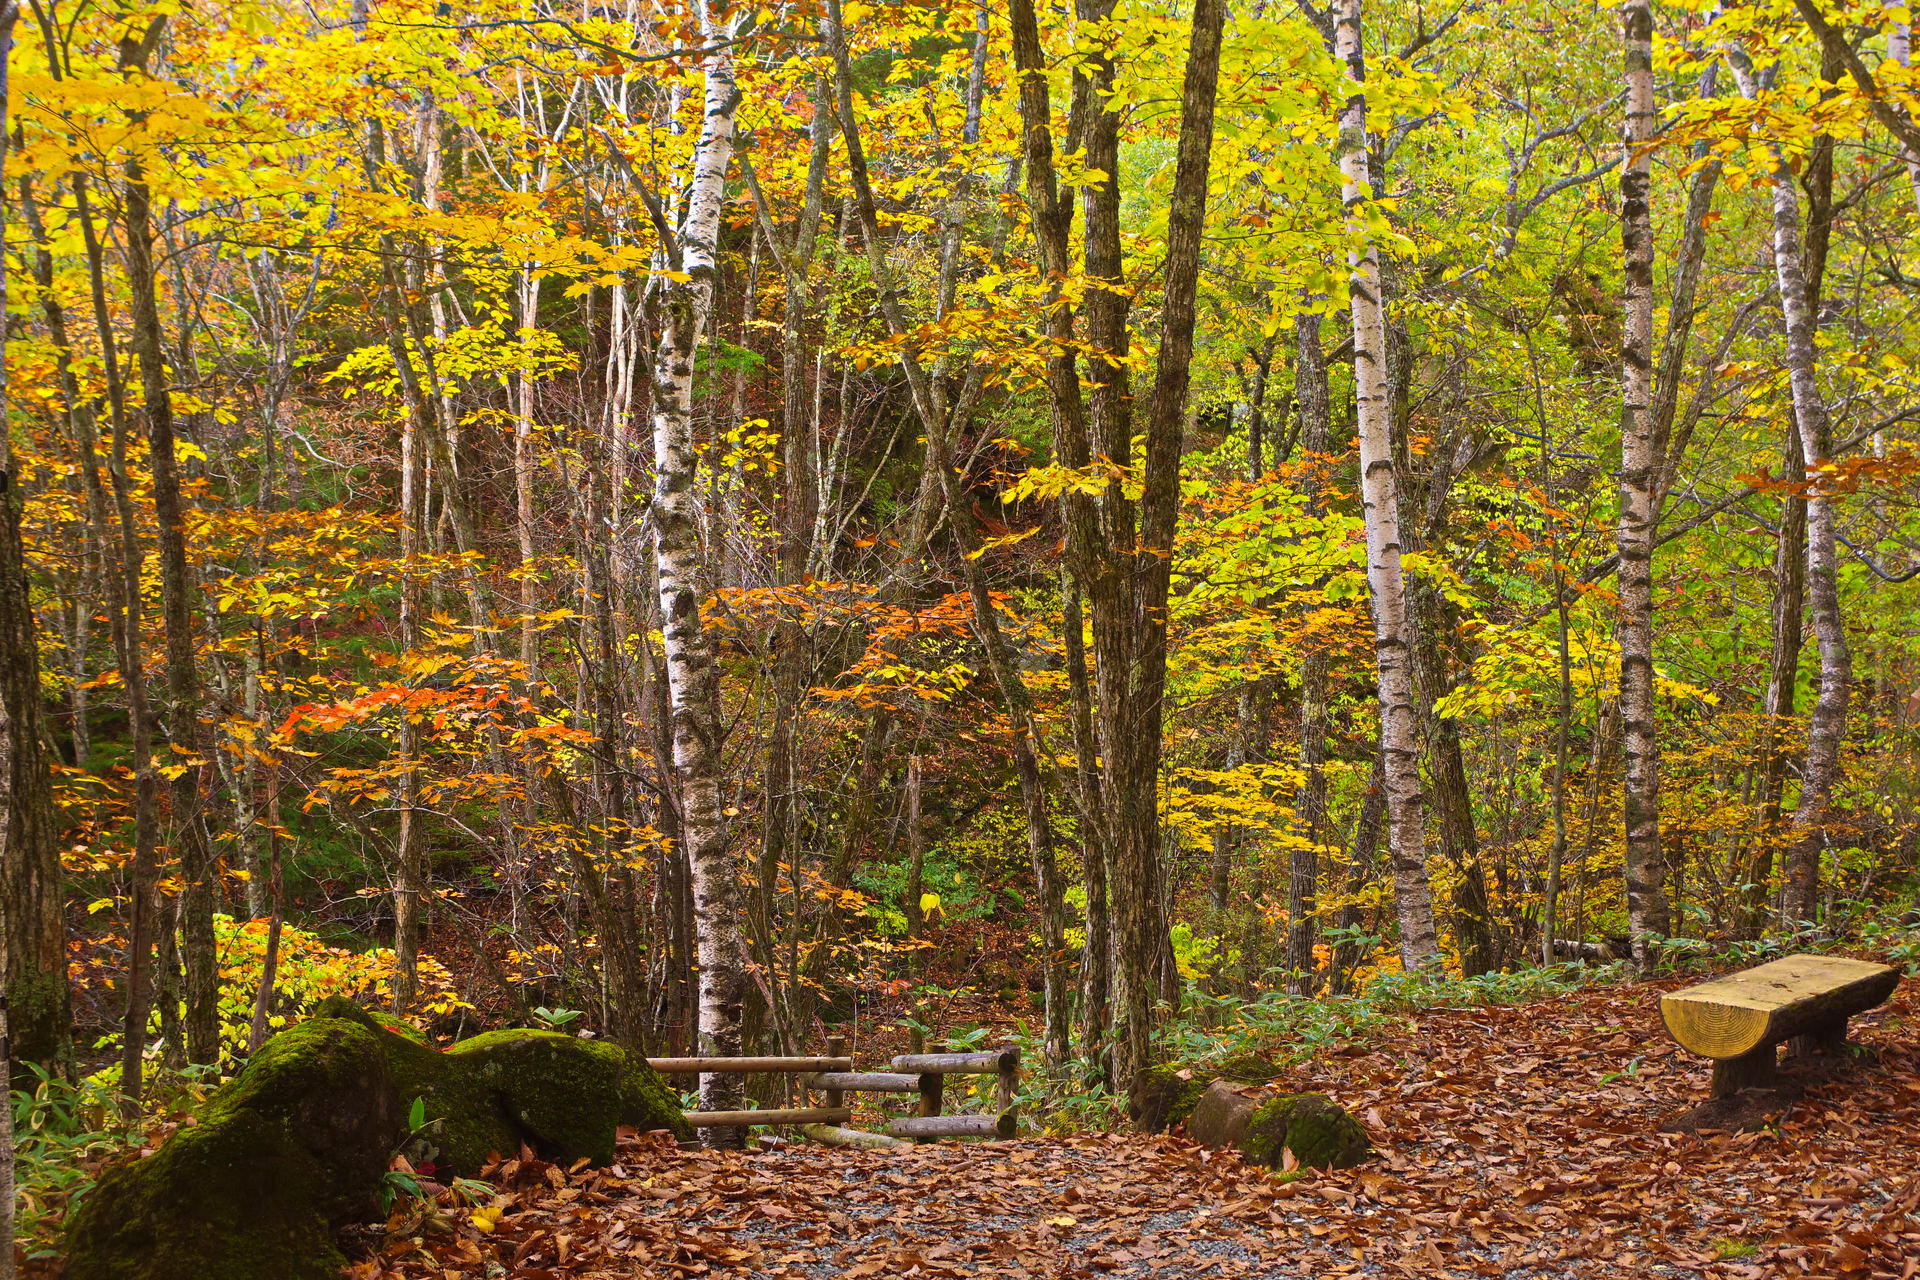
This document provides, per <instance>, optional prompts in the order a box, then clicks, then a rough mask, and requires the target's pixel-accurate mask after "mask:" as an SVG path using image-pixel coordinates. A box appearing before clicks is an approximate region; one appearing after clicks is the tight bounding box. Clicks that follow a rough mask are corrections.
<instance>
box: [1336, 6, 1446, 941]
mask: <svg viewBox="0 0 1920 1280" xmlns="http://www.w3.org/2000/svg"><path fill="white" fill-rule="evenodd" d="M1360 10H1361V0H1341V2H1340V5H1339V19H1338V26H1337V27H1336V29H1335V33H1334V43H1335V51H1334V56H1335V58H1336V59H1337V60H1339V61H1341V62H1343V63H1345V64H1346V68H1347V77H1348V80H1349V82H1350V83H1351V85H1352V90H1353V92H1352V93H1351V95H1350V96H1349V97H1348V99H1347V102H1346V105H1345V106H1344V107H1343V108H1342V110H1341V113H1340V170H1341V173H1342V174H1343V175H1345V178H1346V183H1345V188H1344V191H1343V197H1342V198H1343V199H1344V200H1345V201H1346V205H1347V209H1348V218H1347V225H1348V229H1349V231H1350V233H1351V234H1353V235H1354V236H1356V237H1364V236H1365V235H1366V220H1365V217H1364V215H1363V214H1362V213H1361V206H1362V204H1363V203H1364V202H1365V201H1367V200H1368V199H1369V198H1370V197H1371V193H1372V187H1371V178H1370V176H1369V174H1368V164H1367V99H1366V89H1365V84H1366V63H1365V61H1364V56H1363V54H1362V52H1361V40H1360ZM1347 261H1348V265H1349V268H1350V270H1351V272H1352V300H1353V371H1354V400H1355V407H1356V411H1357V415H1358V419H1359V436H1360V473H1361V480H1360V488H1361V497H1362V501H1363V503H1364V505H1365V510H1366V525H1367V586H1368V588H1369V594H1370V596H1371V597H1372V602H1373V634H1374V657H1375V665H1376V667H1377V669H1378V672H1379V682H1380V753H1381V761H1382V771H1383V777H1384V781H1385V786H1386V804H1387V831H1388V842H1389V845H1390V847H1391V848H1392V850H1393V884H1394V903H1395V914H1396V916H1397V917H1398V920H1399V925H1400V959H1401V963H1402V964H1403V965H1405V966H1406V968H1408V969H1417V968H1419V967H1421V966H1422V965H1425V964H1427V963H1429V962H1431V961H1432V960H1434V959H1435V958H1436V957H1437V956H1438V955H1439V953H1440V940H1439V936H1438V934H1437V933H1436V931H1435V929H1434V924H1433V890H1432V886H1431V885H1430V883H1429V882H1428V878H1427V855H1426V833H1425V822H1426V813H1425V809H1426V805H1425V801H1424V797H1423V796H1422V795H1421V792H1420V757H1419V743H1418V739H1419V716H1418V713H1417V711H1416V708H1415V706H1414V692H1413V672H1412V662H1411V660H1410V656H1409V654H1408V651H1407V598H1406V581H1405V578H1404V576H1403V575H1402V573H1401V567H1400V518H1399V496H1398V483H1397V480H1396V477H1395V475H1394V466H1393V456H1392V446H1391V440H1390V436H1391V433H1392V422H1391V414H1390V411H1389V407H1388V403H1387V364H1386V355H1387V352H1386V325H1385V317H1384V312H1383V308H1382V303H1383V298H1382V288H1381V278H1380V253H1379V250H1378V249H1376V248H1374V247H1373V246H1372V245H1367V247H1366V248H1365V249H1364V250H1349V251H1348V258H1347Z"/></svg>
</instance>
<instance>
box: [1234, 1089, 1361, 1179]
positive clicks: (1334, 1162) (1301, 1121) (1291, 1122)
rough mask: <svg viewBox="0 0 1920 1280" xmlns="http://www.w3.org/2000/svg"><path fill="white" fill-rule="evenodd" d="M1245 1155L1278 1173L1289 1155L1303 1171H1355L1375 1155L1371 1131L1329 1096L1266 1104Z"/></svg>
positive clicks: (1251, 1128) (1251, 1125) (1244, 1145)
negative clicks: (1369, 1135)
mask: <svg viewBox="0 0 1920 1280" xmlns="http://www.w3.org/2000/svg"><path fill="white" fill-rule="evenodd" d="M1240 1150H1241V1151H1243V1152H1245V1153H1246V1154H1247V1155H1248V1156H1250V1157H1252V1158H1253V1159H1255V1160H1257V1161H1259V1162H1260V1163H1261V1164H1264V1165H1266V1166H1267V1167H1268V1168H1269V1169H1277V1168H1279V1167H1280V1166H1281V1165H1283V1164H1284V1163H1286V1153H1287V1152H1292V1153H1293V1158H1294V1160H1295V1161H1296V1162H1298V1163H1299V1164H1300V1166H1301V1167H1302V1168H1307V1169H1351V1168H1353V1167H1354V1166H1355V1165H1357V1164H1362V1163H1364V1162H1365V1161H1366V1159H1367V1157H1368V1156H1370V1155H1372V1154H1373V1141H1372V1139H1370V1138H1368V1137H1367V1130H1366V1127H1365V1126H1363V1125H1362V1124H1361V1123H1360V1122H1359V1121H1358V1120H1355V1119H1354V1118H1353V1117H1352V1116H1350V1115H1348V1114H1347V1112H1346V1109H1345V1108H1344V1107H1342V1106H1341V1105H1340V1104H1339V1103H1337V1102H1335V1101H1334V1100H1333V1099H1332V1098H1329V1097H1327V1095H1326V1094H1324V1093H1290V1094H1282V1095H1281V1096H1280V1097H1277V1098H1271V1099H1269V1100H1268V1101H1266V1102H1264V1103H1262V1104H1261V1106H1260V1109H1259V1110H1258V1111H1255V1112H1254V1113H1253V1119H1252V1120H1251V1121H1249V1122H1248V1124H1247V1136H1246V1138H1245V1139H1243V1140H1242V1142H1241V1145H1240Z"/></svg>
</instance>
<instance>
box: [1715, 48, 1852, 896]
mask: <svg viewBox="0 0 1920 1280" xmlns="http://www.w3.org/2000/svg"><path fill="white" fill-rule="evenodd" d="M1727 64H1728V65H1729V66H1730V67H1731V68H1732V69H1733V75H1734V79H1735V80H1736V81H1738V83H1739V85H1740V95H1741V96H1742V97H1744V98H1749V99H1751V98H1753V97H1754V96H1755V95H1756V93H1757V92H1758V87H1757V85H1756V84H1755V81H1754V76H1753V68H1752V67H1751V66H1750V65H1749V64H1748V62H1747V58H1746V55H1745V53H1744V52H1742V51H1740V50H1738V49H1735V48H1731V47H1729V48H1728V50H1727ZM1769 150H1770V152H1771V155H1772V159H1773V163H1774V178H1773V268H1774V275H1775V277H1776V279H1777V280H1778V282H1779V285H1780V316H1781V320H1782V322H1783V324H1784V327H1785V329H1786V334H1787V381H1788V385H1789V387H1790V389H1791V393H1792V397H1793V420H1794V424H1795V425H1796V426H1797V427H1798V428H1799V431H1800V451H1801V458H1802V460H1803V461H1804V462H1805V464H1806V474H1807V478H1808V479H1809V480H1811V481H1813V484H1812V485H1811V486H1810V487H1809V488H1808V490H1807V596H1808V600H1809V603H1811V605H1812V606H1813V634H1814V639H1815V641H1816V642H1817V644H1818V646H1819V651H1820V689H1819V693H1818V694H1817V695H1816V696H1815V698H1814V704H1813V711H1812V713H1811V714H1810V715H1809V716H1808V718H1807V763H1806V768H1805V770H1804V772H1803V776H1802V778H1801V784H1800V804H1799V807H1798V808H1796V809H1795V810H1794V814H1793V826H1794V837H1795V839H1794V845H1793V847H1792V848H1790V849H1789V850H1788V852H1787V859H1786V866H1785V867H1784V868H1783V878H1784V880H1785V892H1784V894H1783V895H1782V904H1781V906H1782V914H1783V915H1784V916H1785V918H1786V920H1787V921H1788V922H1789V923H1794V922H1799V921H1803V920H1811V919H1813V917H1814V915H1815V913H1816V909H1817V908H1818V906H1819V900H1820V852H1821V849H1822V847H1823V846H1824V844H1825V825H1826V819H1827V806H1828V804H1829V802H1830V801H1831V799H1832V796H1833V785H1834V783H1835V782H1836V781H1837V780H1838V779H1839V776H1840V749H1841V746H1842V745H1843V744H1844V742H1845V741H1846V736H1847V703H1848V702H1849V700H1850V699H1851V697H1852V692H1853V655H1852V654H1851V653H1850V652H1849V651H1848V649H1847V630H1846V622H1845V619H1844V618H1842V617H1841V614H1840V590H1839V582H1838V571H1839V563H1838V555H1837V552H1836V538H1835V530H1834V510H1833V505H1834V504H1833V496H1832V494H1831V493H1829V492H1827V491H1826V490H1825V489H1824V488H1822V487H1821V486H1822V484H1823V483H1824V482H1823V481H1821V480H1820V478H1819V477H1820V475H1821V471H1822V469H1823V468H1824V467H1825V465H1826V462H1827V448H1828V444H1829V435H1830V434H1831V432H1830V424H1829V420H1828V417H1827V406H1826V402H1825V401H1824V400H1822V399H1821V397H1820V385H1819V381H1818V379H1817V377H1816V371H1817V369H1818V360H1819V354H1818V351H1817V350H1816V348H1815V343H1814V334H1815V330H1816V329H1817V328H1818V323H1817V321H1818V317H1816V316H1815V315H1814V314H1813V306H1812V303H1811V301H1810V299H1809V298H1808V296H1807V281H1806V276H1805V273H1804V270H1803V268H1802V265H1801V244H1800V196H1799V188H1798V183H1796V182H1795V180H1794V177H1793V174H1792V172H1791V171H1789V170H1788V168H1787V166H1786V162H1785V160H1784V159H1783V158H1782V157H1781V155H1780V152H1779V149H1778V148H1777V147H1774V146H1772V145H1771V144H1769Z"/></svg>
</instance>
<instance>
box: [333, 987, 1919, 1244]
mask: <svg viewBox="0 0 1920 1280" xmlns="http://www.w3.org/2000/svg"><path fill="white" fill-rule="evenodd" d="M1655 996H1656V993H1655V992H1654V990H1653V989H1652V988H1649V987H1626V988H1614V989H1608V990H1602V991H1593V992H1586V993H1582V994H1579V995H1576V996H1570V997H1567V998H1565V999H1561V1000H1556V1001H1550V1002H1547V1003H1544V1004H1536V1005H1529V1006H1520V1007H1511V1008H1495V1009H1462V1010H1446V1011H1437V1012H1431V1013H1427V1014H1423V1015H1420V1016H1419V1017H1418V1018H1416V1019H1414V1020H1413V1021H1412V1025H1410V1026H1409V1027H1408V1028H1407V1029H1406V1030H1405V1031H1404V1032H1402V1033H1400V1034H1397V1035H1394V1036H1392V1037H1389V1038H1386V1039H1381V1040H1375V1041H1371V1042H1369V1043H1367V1044H1365V1045H1361V1046H1351V1047H1348V1048H1345V1049H1342V1050H1339V1051H1337V1053H1336V1054H1334V1055H1333V1056H1330V1057H1327V1058H1324V1059H1321V1060H1317V1061H1315V1062H1314V1063H1312V1064H1310V1066H1308V1067H1306V1068H1303V1069H1301V1070H1300V1071H1299V1072H1297V1073H1295V1075H1294V1077H1293V1078H1292V1079H1291V1080H1290V1081H1289V1083H1290V1084H1292V1085H1297V1086H1298V1087H1302V1088H1308V1087H1310V1088H1318V1089H1323V1090H1325V1091H1326V1092H1328V1093H1330V1094H1332V1095H1333V1096H1334V1097H1335V1098H1336V1099H1338V1100H1339V1101H1341V1102H1342V1103H1344V1104H1345V1105H1346V1106H1348V1107H1349V1108H1350V1109H1351V1110H1353V1112H1354V1113H1355V1114H1356V1115H1358V1116H1361V1117H1362V1118H1363V1119H1364V1120H1365V1121H1366V1123H1367V1126H1368V1128H1369V1129H1370V1130H1371V1131H1372V1133H1373V1135H1374V1139H1375V1141H1376V1142H1377V1143H1378V1144H1379V1147H1380V1158H1379V1159H1378V1160H1377V1161H1375V1162H1373V1163H1371V1164H1369V1165H1366V1166H1364V1167H1362V1168H1360V1169H1357V1170H1354V1171H1352V1172H1349V1173H1344V1174H1330V1175H1314V1176H1311V1177H1308V1178H1305V1179H1302V1180H1300V1181H1297V1182H1292V1183H1289V1184H1285V1185H1282V1184H1279V1183H1277V1182H1276V1181H1275V1180H1274V1179H1273V1178H1271V1177H1270V1176H1268V1175H1266V1174H1265V1173H1263V1172H1262V1171H1259V1170H1256V1169H1249V1168H1247V1167H1246V1166H1245V1165H1243V1164H1242V1163H1241V1162H1240V1160H1239V1159H1238V1157H1236V1156H1233V1155H1230V1154H1227V1155H1222V1154H1216V1153H1212V1152H1208V1151H1205V1150H1203V1149H1200V1148H1197V1147H1195V1146H1193V1145H1192V1144H1191V1143H1188V1142H1186V1141H1185V1140H1184V1139H1182V1138H1179V1137H1171V1138H1145V1137H1136V1136H1120V1135H1111V1136H1085V1137H1077V1138H1070V1139H1064V1140H1058V1141H1050V1140H1041V1139H1032V1140H1027V1141H1021V1142H1013V1143H1000V1144H990V1145H988V1144H976V1145H969V1146H957V1145H952V1144H945V1145H937V1146H927V1147H921V1148H918V1149H915V1150H911V1151H905V1152H851V1151H844V1150H834V1149H824V1148H819V1147H813V1146H808V1145H797V1146H790V1147H786V1148H782V1149H778V1150H775V1151H769V1152H757V1153H752V1154H746V1153H738V1154H731V1153H730V1154H720V1153H709V1152H694V1153H687V1152H681V1151H678V1150H676V1149H674V1148H673V1147H672V1146H671V1145H669V1144H663V1143H659V1142H656V1141H652V1140H648V1139H640V1140H638V1141H635V1142H633V1143H630V1144H627V1145H625V1146H623V1148H622V1151H621V1158H620V1162H619V1164H618V1166H617V1167H615V1168H613V1169H605V1170H581V1171H579V1172H577V1173H575V1174H573V1175H572V1176H571V1177H568V1176H567V1175H566V1174H565V1172H564V1171H562V1170H559V1169H555V1168H552V1167H550V1166H547V1165H544V1164H541V1163H539V1162H537V1161H535V1162H527V1163H521V1162H515V1163H514V1164H513V1165H510V1166H509V1167H508V1168H507V1169H505V1170H504V1171H503V1177H504V1178H505V1180H506V1183H507V1185H508V1186H510V1187H511V1188H513V1189H514V1190H515V1191H516V1192H517V1196H518V1199H517V1203H516V1205H515V1207H513V1208H510V1209H509V1210H508V1211H507V1212H506V1214H505V1215H504V1216H503V1217H502V1218H501V1219H500V1222H499V1224H498V1227H497V1228H496V1230H495V1232H494V1233H492V1234H490V1235H486V1234H482V1233H481V1232H480V1231H478V1230H477V1229H475V1228H474V1227H473V1226H472V1225H471V1224H470V1223H468V1222H467V1221H466V1220H465V1219H464V1217H460V1218H457V1219H455V1221H454V1222H453V1224H452V1230H451V1232H450V1233H448V1232H446V1231H442V1232H441V1233H440V1234H435V1233H434V1232H433V1230H432V1229H431V1228H432V1227H433V1225H434V1224H432V1223H431V1222H422V1223H415V1224H413V1225H412V1226H410V1227H408V1228H407V1229H406V1230H405V1231H403V1232H402V1233H400V1234H397V1235H396V1236H394V1237H392V1238H391V1239H390V1240H389V1242H388V1244H387V1246H386V1250H385V1251H384V1253H383V1256H381V1257H379V1258H375V1259H369V1260H367V1261H365V1262H363V1263H361V1264H359V1265H358V1266H357V1267H356V1268H355V1271H354V1274H355V1275H357V1276H359V1277H362V1278H370V1277H377V1276H383V1277H394V1278H396V1280H399V1278H402V1277H404V1278H405V1280H466V1278H467V1277H473V1278H475V1280H479V1278H481V1277H488V1276H507V1275H510V1276H513V1277H516V1278H517V1280H598V1278H601V1277H606V1278H611V1277H621V1278H623V1280H624V1278H626V1277H635V1276H647V1277H652V1276H661V1277H677V1276H727V1277H734V1276H738V1277H742V1278H743V1280H744V1278H746V1277H780V1278H783V1280H800V1278H801V1277H806V1278H808V1280H823V1278H825V1277H838V1276H849V1277H861V1276H877V1277H895V1276H901V1277H906V1276H927V1277H949V1276H1008V1277H1022V1276H1032V1277H1050V1278H1051V1277H1083V1276H1148V1275H1152V1276H1157V1277H1169V1278H1171V1277H1180V1278H1184V1277H1189V1276H1192V1277H1201V1276H1206V1277H1239V1276H1260V1277H1266V1276H1274V1277H1279V1276H1286V1277H1308V1276H1313V1277H1318V1276H1336V1275H1367V1276H1419V1277H1433V1278H1436V1280H1437V1278H1439V1277H1448V1276H1458V1277H1468V1276H1499V1277H1507V1278H1510V1280H1522V1278H1526V1280H1533V1278H1545V1277H1603V1276H1604V1277H1615V1276H1643V1275H1644V1276H1727V1277H1741V1278H1743V1280H1744V1278H1748V1277H1761V1276H1767V1277H1773V1276H1846V1277H1853V1276H1859V1277H1867V1276H1874V1277H1902V1278H1904V1280H1912V1278H1913V1277H1915V1276H1917V1275H1920V1217H1916V1210H1920V982H1909V983H1907V984H1906V986H1905V988H1903V990H1902V992H1901V993H1900V994H1899V995H1897V996H1896V997H1895V1000H1894V1002H1893V1003H1892V1004H1890V1005H1888V1006H1887V1007H1885V1008H1882V1009H1880V1010H1877V1011H1875V1012H1874V1013H1873V1014H1870V1015H1867V1016H1865V1017H1862V1018H1859V1019H1856V1020H1855V1038H1856V1040H1858V1041H1859V1042H1860V1043H1862V1044H1863V1045H1864V1046H1865V1047H1866V1048H1867V1049H1868V1050H1870V1051H1871V1052H1870V1054H1868V1055H1867V1056H1865V1057H1863V1059H1862V1060H1861V1061H1860V1062H1858V1063H1857V1064H1855V1065H1854V1066H1852V1067H1851V1068H1849V1069H1848V1070H1847V1072H1846V1073H1845V1074H1844V1075H1842V1076H1841V1077H1840V1078H1839V1079H1837V1080H1834V1081H1831V1082H1828V1083H1824V1084H1817V1085H1813V1086H1811V1087H1810V1088H1809V1089H1808V1091H1807V1094H1806V1096H1805V1097H1804V1099H1803V1100H1802V1101H1801V1102H1799V1103H1797V1104H1796V1105H1794V1106H1793V1107H1792V1108H1791V1109H1790V1110H1789V1111H1787V1112H1786V1113H1785V1114H1784V1115H1783V1116H1782V1118H1781V1120H1780V1122H1779V1123H1778V1124H1777V1126H1776V1127H1775V1128H1773V1129H1771V1130H1768V1131H1764V1132H1759V1133H1751V1134H1741V1135H1734V1134H1713V1133H1705V1134H1701V1135H1697V1136H1675V1135H1663V1134H1659V1133H1657V1132H1655V1130H1656V1129H1657V1128H1658V1126H1659V1124H1660V1123H1661V1121H1663V1120H1665V1119H1667V1118H1669V1117H1671V1116H1672V1115H1674V1114H1676V1113H1677V1112H1679V1111H1681V1110H1683V1109H1685V1108H1686V1107H1688V1106H1690V1105H1691V1104H1693V1103H1695V1102H1698V1101H1700V1099H1701V1098H1702V1097H1703V1096H1704V1094H1705V1089H1706V1079H1707V1072H1706V1068H1705V1065H1704V1064H1702V1063H1700V1062H1698V1061H1695V1060H1692V1059H1689V1058H1688V1057H1687V1056H1686V1055H1685V1054H1683V1053H1681V1052H1680V1051H1679V1050H1678V1049H1676V1048H1674V1047H1673V1046H1672V1045H1671V1044H1670V1043H1669V1042H1668V1041H1667V1040H1666V1039H1665V1037H1664V1035H1663V1034H1662V1033H1661V1032H1660V1029H1659V1026H1658V1015H1657V1013H1656V1012H1655ZM1629 1071H1630V1074H1623V1073H1628V1072H1629ZM402 1225H405V1224H402ZM415 1240H418V1241H420V1244H418V1245H416V1244H415V1243H414V1241H415Z"/></svg>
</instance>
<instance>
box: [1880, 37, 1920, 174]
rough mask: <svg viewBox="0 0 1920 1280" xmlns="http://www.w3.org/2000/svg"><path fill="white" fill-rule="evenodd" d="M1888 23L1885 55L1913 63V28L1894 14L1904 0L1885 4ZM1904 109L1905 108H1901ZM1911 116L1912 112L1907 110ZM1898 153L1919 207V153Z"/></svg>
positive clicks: (1907, 149)
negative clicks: (1903, 161) (1904, 158)
mask: <svg viewBox="0 0 1920 1280" xmlns="http://www.w3.org/2000/svg"><path fill="white" fill-rule="evenodd" d="M1886 11H1887V16H1888V18H1889V20H1890V21H1889V24H1888V27H1887V56H1888V57H1889V58H1892V59H1893V60H1894V61H1895V62H1897V63H1899V64H1900V66H1901V67H1902V68H1903V69H1904V68H1908V67H1911V66H1912V65H1913V29H1912V28H1911V27H1910V26H1909V25H1908V24H1907V23H1905V22H1902V21H1900V19H1899V18H1898V17H1897V16H1896V15H1899V14H1904V13H1906V12H1907V11H1908V7H1907V4H1906V0H1897V2H1896V3H1893V4H1889V5H1887V6H1886ZM1901 109H1902V110H1905V108H1901ZM1908 115H1909V117H1911V115H1912V112H1908ZM1900 153H1901V154H1902V155H1903V156H1905V157H1906V160H1907V185H1908V186H1909V187H1910V188H1912V190H1913V206H1914V208H1915V209H1920V155H1915V154H1914V152H1913V148H1912V147H1906V146H1903V147H1901V148H1900Z"/></svg>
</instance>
